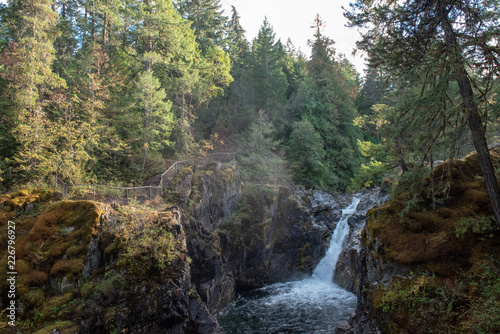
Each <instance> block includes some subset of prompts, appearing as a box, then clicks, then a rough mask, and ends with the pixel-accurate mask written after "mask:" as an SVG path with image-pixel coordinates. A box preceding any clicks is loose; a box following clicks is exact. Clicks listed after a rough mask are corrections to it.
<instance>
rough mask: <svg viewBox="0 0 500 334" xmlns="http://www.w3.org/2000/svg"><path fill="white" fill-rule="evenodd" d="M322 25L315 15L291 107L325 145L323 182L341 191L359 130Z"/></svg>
mask: <svg viewBox="0 0 500 334" xmlns="http://www.w3.org/2000/svg"><path fill="white" fill-rule="evenodd" d="M323 25H324V23H323V21H321V19H320V17H319V15H318V16H316V19H315V25H314V29H315V35H314V37H315V39H314V40H312V41H310V42H309V44H310V46H311V60H310V61H309V62H308V66H307V68H308V74H309V75H308V78H307V80H306V81H305V82H304V83H303V85H302V86H301V90H302V91H301V92H299V93H298V94H297V100H299V101H302V102H299V104H298V106H296V107H295V108H299V109H300V110H301V111H300V112H301V113H302V115H305V116H306V117H307V118H308V119H309V120H310V121H311V123H312V124H313V126H314V129H315V130H316V132H318V133H319V135H320V136H321V138H322V140H323V143H324V145H325V160H324V164H325V166H327V169H328V173H327V174H326V177H327V179H326V180H325V181H324V182H323V184H324V185H325V186H326V187H328V188H331V189H336V190H342V189H346V187H347V186H348V185H349V184H350V180H351V178H352V177H353V176H354V173H355V171H356V170H357V168H358V165H359V156H360V153H359V148H358V146H357V139H358V138H359V131H358V129H356V127H355V126H354V123H353V120H354V118H355V116H356V109H355V108H354V102H353V100H354V96H353V95H352V87H351V86H350V85H349V84H348V82H347V80H346V78H345V77H344V75H343V73H342V67H341V64H340V63H339V61H338V58H337V59H336V52H335V49H334V48H333V41H332V40H331V39H329V38H328V37H326V36H324V35H323V34H322V29H323Z"/></svg>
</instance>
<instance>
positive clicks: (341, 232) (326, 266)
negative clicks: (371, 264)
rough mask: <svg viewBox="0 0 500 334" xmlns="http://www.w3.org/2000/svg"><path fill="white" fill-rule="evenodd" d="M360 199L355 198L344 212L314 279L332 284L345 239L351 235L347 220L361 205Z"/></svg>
mask: <svg viewBox="0 0 500 334" xmlns="http://www.w3.org/2000/svg"><path fill="white" fill-rule="evenodd" d="M359 200H360V199H359V198H357V197H354V198H353V199H352V203H351V205H349V206H348V207H347V208H345V209H343V210H342V218H341V219H340V221H339V222H338V224H337V227H335V230H334V231H333V235H332V238H331V239H330V246H329V247H328V250H327V251H326V255H325V256H324V257H323V258H322V259H321V261H319V263H318V265H317V266H316V268H315V269H314V271H313V275H312V278H313V279H318V280H320V281H324V282H332V280H333V271H334V270H335V266H336V265H337V260H338V258H339V255H340V252H342V249H344V240H345V237H346V236H347V235H348V234H349V224H348V223H347V219H349V217H350V216H351V215H352V214H353V213H355V212H356V208H357V207H358V204H359Z"/></svg>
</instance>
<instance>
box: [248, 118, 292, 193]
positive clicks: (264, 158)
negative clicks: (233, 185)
mask: <svg viewBox="0 0 500 334" xmlns="http://www.w3.org/2000/svg"><path fill="white" fill-rule="evenodd" d="M275 131H276V130H275V129H274V127H273V124H272V122H270V121H269V119H268V116H267V115H266V113H265V111H263V110H259V112H258V117H257V119H256V121H255V122H253V123H252V124H251V125H250V126H249V127H248V131H247V134H246V135H245V136H244V138H243V141H242V143H241V145H240V151H241V156H240V162H241V166H242V172H243V177H244V178H245V179H247V180H250V181H252V180H253V181H257V182H259V183H260V184H263V183H265V181H266V178H269V177H271V178H276V177H281V176H283V175H284V174H285V173H284V169H285V162H284V160H283V158H281V156H280V154H279V151H278V147H279V142H278V141H276V140H275V139H274V137H275Z"/></svg>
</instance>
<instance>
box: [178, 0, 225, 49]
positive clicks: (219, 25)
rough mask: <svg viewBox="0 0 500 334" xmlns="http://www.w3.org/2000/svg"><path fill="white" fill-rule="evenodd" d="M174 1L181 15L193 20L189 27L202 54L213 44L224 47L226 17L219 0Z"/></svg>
mask: <svg viewBox="0 0 500 334" xmlns="http://www.w3.org/2000/svg"><path fill="white" fill-rule="evenodd" d="M175 3H176V5H177V9H178V11H179V13H180V14H181V15H182V17H183V18H186V19H188V20H189V21H191V22H193V24H192V26H191V28H192V29H193V30H194V34H195V36H196V42H197V43H198V44H199V46H200V50H201V52H202V54H205V53H206V52H207V51H208V50H209V49H211V48H213V47H214V46H218V47H220V48H222V49H225V48H226V38H227V23H228V19H227V17H226V16H224V10H223V9H222V5H221V4H220V0H194V1H187V0H178V1H175Z"/></svg>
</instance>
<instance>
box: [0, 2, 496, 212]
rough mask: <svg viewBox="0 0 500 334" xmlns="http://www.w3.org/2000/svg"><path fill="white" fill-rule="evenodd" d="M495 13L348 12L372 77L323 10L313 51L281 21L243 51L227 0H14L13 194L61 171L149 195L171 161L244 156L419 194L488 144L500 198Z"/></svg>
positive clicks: (249, 176) (5, 138)
mask: <svg viewBox="0 0 500 334" xmlns="http://www.w3.org/2000/svg"><path fill="white" fill-rule="evenodd" d="M498 6H499V3H498V1H493V0H488V1H431V0H429V1H423V2H419V1H406V2H405V4H403V5H398V4H394V3H393V2H391V1H387V2H382V3H380V4H371V3H370V2H369V1H364V0H358V1H356V2H355V3H352V4H351V7H350V8H347V9H344V10H345V13H344V15H345V16H346V18H347V19H348V22H349V24H350V25H351V26H352V27H353V28H355V27H358V28H362V31H364V33H363V39H362V41H361V42H359V43H358V51H360V52H365V54H366V57H367V61H368V65H369V67H368V69H367V70H366V71H365V73H363V75H361V74H359V73H357V72H356V70H355V68H354V66H353V65H352V64H351V63H350V62H349V61H348V60H347V59H346V57H345V56H344V55H342V54H339V53H338V52H336V50H335V42H334V41H333V40H332V39H330V38H329V37H328V36H325V35H324V34H323V27H324V25H325V22H323V21H322V19H321V16H320V14H318V15H317V16H316V17H315V18H311V21H312V26H311V28H312V29H311V39H310V40H309V42H308V44H309V47H310V54H311V55H310V57H307V56H306V55H305V54H304V53H303V52H302V51H301V50H297V49H296V48H295V47H294V45H293V43H292V41H291V40H288V41H286V42H284V41H281V40H277V39H276V37H275V33H274V31H273V26H272V23H271V22H268V20H267V19H266V20H264V22H263V23H262V25H261V28H260V30H259V33H258V35H257V37H256V38H255V39H254V40H252V41H248V40H246V38H245V31H244V29H243V28H242V26H241V24H240V20H239V19H240V16H239V14H238V12H237V10H236V8H235V7H232V11H231V13H225V12H224V11H223V10H222V6H221V4H220V1H219V0H200V1H186V0H175V1H173V2H172V1H168V0H167V1H165V0H158V1H151V0H55V1H52V0H30V1H20V0H10V1H8V2H7V4H6V5H2V7H1V9H0V16H1V22H2V25H1V27H0V28H1V30H0V49H1V54H2V56H1V58H0V86H1V92H2V94H1V97H0V105H1V107H0V108H1V109H0V110H1V111H2V114H1V118H0V158H1V159H0V180H1V187H2V188H3V190H7V189H10V188H11V187H13V186H14V185H19V184H23V185H26V184H28V185H43V184H48V183H49V182H50V180H51V178H52V177H53V176H54V175H57V176H59V177H61V178H63V179H64V180H65V181H66V182H68V183H85V182H87V183H91V182H92V183H96V182H97V183H105V184H113V185H124V184H134V185H137V184H141V183H142V182H143V180H144V179H145V178H147V177H149V176H152V175H155V174H159V173H161V172H162V171H164V170H165V168H166V167H167V166H168V162H169V161H173V160H179V159H185V158H195V157H199V156H202V155H203V154H205V153H207V152H237V161H238V164H239V166H240V168H241V171H242V176H243V178H244V180H246V181H249V182H260V183H262V182H267V181H266V179H267V178H274V179H277V178H279V179H280V180H283V182H284V181H293V182H295V183H296V184H301V185H304V186H306V187H307V188H315V189H324V190H329V191H345V190H349V191H354V190H356V189H361V188H364V187H371V186H373V185H380V184H381V183H382V182H384V184H388V185H390V186H391V187H392V186H393V185H396V184H397V185H398V186H401V187H402V188H403V189H413V188H415V187H418V185H419V180H423V179H424V178H425V177H428V176H429V175H430V174H431V172H432V168H429V166H430V167H432V166H433V164H434V163H435V161H439V160H446V159H449V158H460V157H461V156H463V155H464V154H466V153H468V152H471V151H473V150H477V151H478V153H480V157H483V158H482V159H480V161H483V160H484V161H485V163H484V168H483V164H482V165H481V168H482V170H483V173H485V178H486V179H487V182H486V183H487V184H491V185H493V186H492V187H490V188H491V192H490V189H489V193H490V198H491V196H493V198H497V199H500V192H498V187H497V186H496V171H495V170H494V167H493V165H492V164H491V161H490V160H489V154H488V150H487V146H486V145H487V144H486V143H487V140H488V141H489V142H490V143H491V142H494V141H495V140H496V136H495V131H496V129H497V128H498V127H497V123H498V112H499V110H498V103H497V99H498V89H499V88H498V87H499V85H498V70H499V67H500V63H499V57H500V56H499V35H500V33H499V28H500V25H499V21H498V17H499V15H500V14H499V10H498ZM445 23H446V24H445ZM374 27H376V28H374ZM488 161H489V163H488ZM494 188H496V190H495V189H494ZM433 191H434V190H433ZM495 196H496V197H495ZM499 205H500V204H499ZM495 212H498V213H499V214H500V207H499V208H495ZM498 217H499V216H498V215H497V218H498Z"/></svg>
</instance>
